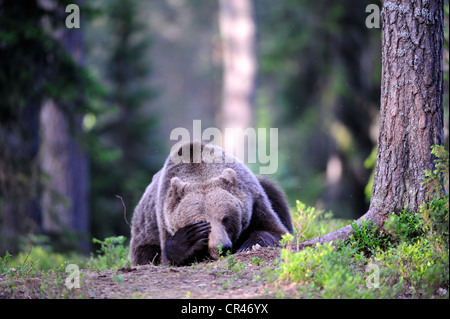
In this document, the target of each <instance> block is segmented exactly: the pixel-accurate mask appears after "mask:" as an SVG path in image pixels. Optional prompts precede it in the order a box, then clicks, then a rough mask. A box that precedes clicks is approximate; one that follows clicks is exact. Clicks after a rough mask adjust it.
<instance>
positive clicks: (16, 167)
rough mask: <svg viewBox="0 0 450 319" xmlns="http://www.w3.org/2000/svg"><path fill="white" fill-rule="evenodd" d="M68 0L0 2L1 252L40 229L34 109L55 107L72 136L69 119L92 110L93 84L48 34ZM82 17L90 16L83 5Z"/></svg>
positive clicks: (60, 24) (61, 20)
mask: <svg viewBox="0 0 450 319" xmlns="http://www.w3.org/2000/svg"><path fill="white" fill-rule="evenodd" d="M72 2H73V1H47V2H44V1H1V2H0V30H1V32H0V65H1V66H0V70H1V72H0V97H1V98H0V120H1V124H0V225H1V234H0V237H1V244H0V251H1V252H4V251H5V250H6V249H8V250H9V251H10V252H14V251H17V249H19V247H20V243H21V241H20V239H21V238H23V235H26V234H29V233H32V232H35V233H42V232H43V231H45V230H44V229H43V227H42V226H43V224H42V219H43V218H42V217H43V216H42V211H41V209H40V193H41V191H42V188H43V187H45V185H44V184H43V181H44V180H45V178H46V176H45V175H44V173H43V172H42V171H41V170H40V168H39V151H40V146H41V139H40V125H39V115H40V111H41V106H42V104H43V103H44V102H45V101H48V100H52V101H53V102H54V103H55V105H56V106H57V107H58V109H59V110H60V112H62V113H63V114H64V117H65V118H67V120H68V126H69V129H70V133H71V134H72V135H73V136H75V135H76V134H77V133H78V132H80V131H79V127H77V123H76V118H77V116H78V115H79V114H81V113H83V112H84V111H86V110H90V111H91V112H96V110H95V106H94V103H93V101H95V98H96V97H97V96H98V95H99V93H100V91H101V90H100V88H99V86H98V84H97V82H96V81H95V80H93V78H92V77H91V76H90V75H89V73H88V72H87V71H86V69H85V68H83V67H82V66H81V65H80V64H79V63H77V62H76V61H75V60H74V58H73V57H72V56H71V54H70V52H68V50H67V49H66V48H67V47H66V46H65V44H64V43H62V42H61V38H58V37H57V36H55V32H56V31H58V30H61V29H63V28H65V19H66V13H65V8H66V5H67V4H69V3H72ZM84 12H85V13H86V16H87V15H88V14H89V12H90V11H89V9H88V8H87V7H84ZM77 30H78V29H73V30H72V32H77ZM67 32H69V31H67Z"/></svg>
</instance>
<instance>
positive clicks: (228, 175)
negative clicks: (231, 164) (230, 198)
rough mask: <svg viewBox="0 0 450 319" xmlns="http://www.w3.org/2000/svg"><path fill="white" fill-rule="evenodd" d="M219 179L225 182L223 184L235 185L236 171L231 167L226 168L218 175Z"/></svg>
mask: <svg viewBox="0 0 450 319" xmlns="http://www.w3.org/2000/svg"><path fill="white" fill-rule="evenodd" d="M219 180H221V181H223V182H225V184H227V185H228V186H236V185H237V175H236V172H235V171H234V170H233V169H232V168H227V169H225V170H224V171H223V172H222V174H221V175H220V176H219Z"/></svg>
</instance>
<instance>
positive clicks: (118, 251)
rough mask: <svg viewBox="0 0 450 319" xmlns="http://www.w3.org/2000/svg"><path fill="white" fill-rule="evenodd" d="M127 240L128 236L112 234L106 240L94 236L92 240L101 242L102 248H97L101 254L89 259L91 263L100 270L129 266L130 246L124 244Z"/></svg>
mask: <svg viewBox="0 0 450 319" xmlns="http://www.w3.org/2000/svg"><path fill="white" fill-rule="evenodd" d="M125 241H126V237H124V236H112V237H107V238H105V239H104V240H99V239H97V238H93V239H92V242H93V243H95V244H99V245H100V249H99V250H97V253H99V255H97V256H95V257H91V258H90V259H89V265H90V266H91V267H93V268H95V269H99V270H108V269H110V270H117V269H119V268H122V267H129V266H130V261H129V260H128V252H129V247H128V246H125V245H124V243H125Z"/></svg>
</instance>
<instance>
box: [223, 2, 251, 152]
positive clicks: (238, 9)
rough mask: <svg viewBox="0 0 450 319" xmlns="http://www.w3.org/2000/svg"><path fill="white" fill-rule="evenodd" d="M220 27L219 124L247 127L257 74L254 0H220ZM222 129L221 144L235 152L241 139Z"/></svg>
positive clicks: (249, 122) (249, 123)
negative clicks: (221, 81)
mask: <svg viewBox="0 0 450 319" xmlns="http://www.w3.org/2000/svg"><path fill="white" fill-rule="evenodd" d="M219 27H220V33H221V37H222V56H223V89H222V107H221V113H220V114H219V122H220V126H221V127H222V128H223V129H224V128H236V129H246V128H248V127H250V125H251V123H252V117H253V116H252V97H253V92H254V87H255V74H256V54H255V22H254V17H253V1H252V0H219ZM222 132H224V133H223V141H222V146H223V147H224V148H225V149H226V150H228V151H229V152H231V153H234V151H235V148H236V138H238V136H236V134H235V133H236V131H232V130H228V131H225V130H222ZM249 143H254V141H249ZM241 160H243V159H242V158H241Z"/></svg>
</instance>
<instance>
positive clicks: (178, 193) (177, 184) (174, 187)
mask: <svg viewBox="0 0 450 319" xmlns="http://www.w3.org/2000/svg"><path fill="white" fill-rule="evenodd" d="M170 186H171V193H172V195H173V196H175V197H178V198H181V197H183V195H184V188H185V187H186V183H185V182H183V181H182V180H181V179H179V178H178V177H172V179H171V180H170Z"/></svg>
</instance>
